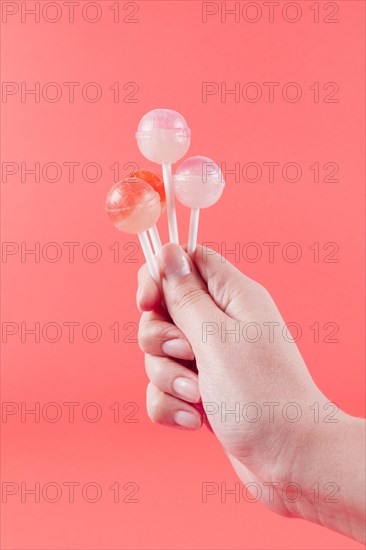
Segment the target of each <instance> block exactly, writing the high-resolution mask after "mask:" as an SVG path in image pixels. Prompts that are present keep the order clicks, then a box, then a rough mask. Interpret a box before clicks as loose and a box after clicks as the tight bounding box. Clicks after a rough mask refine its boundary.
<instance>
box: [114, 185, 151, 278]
mask: <svg viewBox="0 0 366 550" xmlns="http://www.w3.org/2000/svg"><path fill="white" fill-rule="evenodd" d="M105 209H106V212H107V214H108V216H109V217H110V219H111V220H112V222H113V224H114V225H115V227H116V228H117V229H118V230H119V231H124V232H125V233H130V234H132V235H136V234H137V235H138V236H139V239H140V243H141V248H142V251H143V253H144V255H145V259H146V263H147V266H148V268H149V271H150V275H151V276H152V277H153V278H154V279H155V281H156V282H157V283H159V282H160V275H159V270H158V267H157V264H156V260H155V257H154V255H153V253H152V250H151V246H150V242H149V238H148V236H147V233H146V231H147V230H148V229H150V228H151V227H152V226H153V225H154V224H155V223H156V222H157V220H158V219H159V216H160V213H161V204H160V195H159V193H157V192H156V191H155V190H154V189H153V188H152V187H151V185H149V184H148V183H146V181H143V180H140V179H137V178H132V179H131V178H130V179H125V180H124V181H122V182H119V183H116V184H115V185H113V187H112V188H111V189H110V191H109V193H108V195H107V200H106V207H105Z"/></svg>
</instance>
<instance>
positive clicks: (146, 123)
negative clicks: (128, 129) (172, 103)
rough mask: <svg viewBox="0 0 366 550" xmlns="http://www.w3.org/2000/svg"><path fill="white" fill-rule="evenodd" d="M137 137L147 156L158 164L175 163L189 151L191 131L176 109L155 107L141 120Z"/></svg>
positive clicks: (140, 147)
mask: <svg viewBox="0 0 366 550" xmlns="http://www.w3.org/2000/svg"><path fill="white" fill-rule="evenodd" d="M136 139H137V144H138V146H139V149H140V151H141V153H142V154H143V155H144V157H145V158H147V159H149V160H151V161H153V162H156V163H158V164H173V163H174V162H177V161H178V160H179V159H181V158H182V157H184V155H185V154H186V152H187V151H188V148H189V144H190V141H191V131H190V129H189V128H188V126H187V122H186V121H185V119H184V118H183V117H182V115H180V114H179V113H177V112H176V111H172V110H170V109H155V110H153V111H149V112H148V113H146V115H144V116H143V117H142V119H141V120H140V123H139V125H138V128H137V132H136Z"/></svg>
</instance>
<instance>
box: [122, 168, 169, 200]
mask: <svg viewBox="0 0 366 550" xmlns="http://www.w3.org/2000/svg"><path fill="white" fill-rule="evenodd" d="M129 178H138V179H140V180H144V181H146V183H149V184H150V185H151V187H152V188H153V189H154V190H155V191H156V192H157V193H159V195H160V201H161V208H162V209H164V208H165V203H166V198H165V189H164V182H163V180H162V179H161V177H160V176H158V175H157V174H155V173H154V172H151V170H137V171H136V172H132V174H130V175H129V176H128V178H127V179H129Z"/></svg>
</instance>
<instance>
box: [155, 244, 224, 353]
mask: <svg viewBox="0 0 366 550" xmlns="http://www.w3.org/2000/svg"><path fill="white" fill-rule="evenodd" d="M158 261H159V266H160V270H161V272H162V276H163V279H162V284H163V292H164V298H165V303H166V306H167V309H168V311H169V314H170V316H171V318H172V320H173V322H174V324H175V325H176V326H177V327H178V328H180V330H181V331H182V332H183V334H185V336H186V337H187V339H188V340H189V342H190V344H191V346H192V349H193V352H194V353H195V355H196V356H197V354H196V351H195V350H196V349H197V350H200V349H201V351H203V350H202V331H203V323H205V322H207V321H210V322H211V323H212V322H216V323H220V322H222V321H224V320H225V314H224V313H223V312H222V311H221V310H220V308H218V307H217V305H216V303H215V302H214V300H213V299H212V297H211V296H210V294H209V292H208V290H207V285H206V284H205V282H204V281H203V279H202V277H201V276H200V274H199V273H198V271H197V269H196V268H195V266H194V265H193V263H192V262H191V260H190V259H189V257H188V256H187V254H186V252H185V251H184V250H183V249H182V247H180V246H178V245H176V244H168V245H165V246H164V247H163V248H162V250H161V251H160V252H159V254H158Z"/></svg>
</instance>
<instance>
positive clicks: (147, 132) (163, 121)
mask: <svg viewBox="0 0 366 550" xmlns="http://www.w3.org/2000/svg"><path fill="white" fill-rule="evenodd" d="M136 139H137V144H138V147H139V149H140V151H141V153H142V154H143V155H144V157H145V158H147V159H149V160H151V161H153V162H157V163H158V164H162V167H163V179H164V185H165V193H166V202H167V211H168V225H169V237H170V241H171V242H174V243H177V244H178V243H179V238H178V226H177V218H176V214H175V206H174V193H173V189H172V169H171V165H172V164H173V163H174V162H177V161H178V160H180V159H181V158H182V157H183V156H184V155H185V154H186V152H187V151H188V148H189V144H190V139H191V131H190V129H189V128H188V126H187V123H186V121H185V119H184V118H183V117H182V115H180V114H179V113H177V112H176V111H172V110H170V109H155V110H153V111H150V112H149V113H147V114H146V115H144V116H143V117H142V119H141V121H140V123H139V125H138V129H137V132H136Z"/></svg>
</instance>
